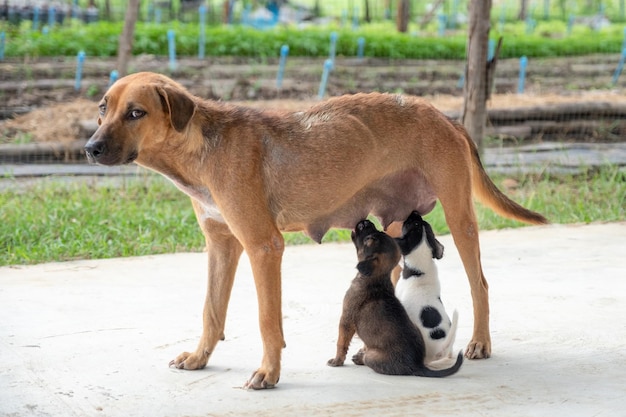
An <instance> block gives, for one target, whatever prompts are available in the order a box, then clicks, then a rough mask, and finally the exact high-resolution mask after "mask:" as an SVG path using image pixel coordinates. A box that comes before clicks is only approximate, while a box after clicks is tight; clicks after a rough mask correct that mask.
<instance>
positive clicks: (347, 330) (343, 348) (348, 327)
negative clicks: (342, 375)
mask: <svg viewBox="0 0 626 417" xmlns="http://www.w3.org/2000/svg"><path fill="white" fill-rule="evenodd" d="M355 333H356V326H355V325H354V323H353V321H352V320H349V319H347V318H346V314H345V312H344V314H343V315H342V316H341V319H340V320H339V337H338V338H337V353H336V354H335V357H334V358H333V359H329V360H328V362H327V365H328V366H343V364H344V362H345V361H346V355H347V354H348V348H349V347H350V342H351V341H352V338H353V337H354V334H355ZM365 349H366V348H365V346H364V347H363V350H365Z"/></svg>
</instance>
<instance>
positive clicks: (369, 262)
mask: <svg viewBox="0 0 626 417" xmlns="http://www.w3.org/2000/svg"><path fill="white" fill-rule="evenodd" d="M356 269H357V270H358V271H359V273H360V274H361V275H365V276H366V277H369V276H370V275H372V273H373V272H374V270H375V269H376V258H374V257H370V258H367V259H365V260H363V261H361V262H359V263H358V264H356Z"/></svg>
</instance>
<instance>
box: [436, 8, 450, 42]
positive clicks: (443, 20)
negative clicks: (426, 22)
mask: <svg viewBox="0 0 626 417" xmlns="http://www.w3.org/2000/svg"><path fill="white" fill-rule="evenodd" d="M437 18H438V21H439V27H438V30H437V33H438V35H439V36H444V35H445V34H446V25H447V24H448V23H447V22H448V16H446V15H445V14H443V13H440V14H439V15H438V16H437Z"/></svg>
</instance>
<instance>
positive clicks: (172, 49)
mask: <svg viewBox="0 0 626 417" xmlns="http://www.w3.org/2000/svg"><path fill="white" fill-rule="evenodd" d="M167 46H168V50H169V56H170V63H169V67H170V71H174V70H175V69H176V34H175V32H174V29H170V30H168V31H167Z"/></svg>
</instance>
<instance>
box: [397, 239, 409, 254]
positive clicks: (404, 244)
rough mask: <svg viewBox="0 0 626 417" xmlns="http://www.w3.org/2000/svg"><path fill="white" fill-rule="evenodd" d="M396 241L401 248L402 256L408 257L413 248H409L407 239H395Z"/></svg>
mask: <svg viewBox="0 0 626 417" xmlns="http://www.w3.org/2000/svg"><path fill="white" fill-rule="evenodd" d="M394 240H395V241H396V243H397V244H398V247H399V248H400V252H402V255H406V254H407V253H409V252H410V251H411V248H409V247H408V245H409V244H408V242H407V240H406V239H405V238H403V237H396V238H394Z"/></svg>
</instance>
